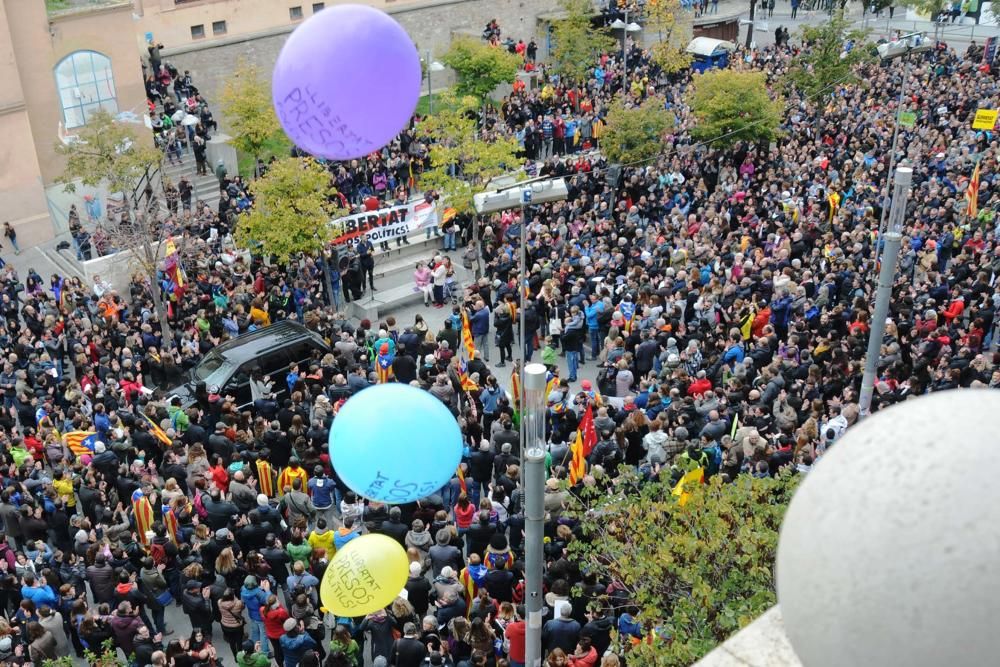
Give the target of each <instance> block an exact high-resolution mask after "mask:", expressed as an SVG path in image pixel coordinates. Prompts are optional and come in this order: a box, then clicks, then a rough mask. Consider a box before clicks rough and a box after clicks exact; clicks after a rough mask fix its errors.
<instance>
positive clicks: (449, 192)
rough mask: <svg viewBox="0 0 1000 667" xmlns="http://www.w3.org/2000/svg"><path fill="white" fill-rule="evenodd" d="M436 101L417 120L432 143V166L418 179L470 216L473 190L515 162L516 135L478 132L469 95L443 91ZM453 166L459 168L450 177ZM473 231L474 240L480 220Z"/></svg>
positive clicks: (475, 106)
mask: <svg viewBox="0 0 1000 667" xmlns="http://www.w3.org/2000/svg"><path fill="white" fill-rule="evenodd" d="M438 104H439V107H438V109H437V111H436V112H435V113H434V114H433V115H431V116H428V117H427V119H426V120H424V122H423V123H421V125H420V131H421V132H422V133H423V134H424V135H425V136H427V137H429V138H430V139H431V142H432V143H431V144H430V158H431V168H430V169H428V170H427V171H425V172H424V173H423V174H422V175H421V177H420V184H421V186H422V187H423V189H424V190H436V191H438V192H439V193H441V195H442V197H443V198H444V199H445V200H446V202H447V205H448V206H449V207H451V208H453V209H455V211H456V213H458V214H468V215H473V214H474V213H475V207H474V205H473V195H475V194H476V193H477V192H480V191H482V190H483V188H484V187H485V186H486V184H487V183H488V182H489V181H490V179H492V178H495V177H497V176H500V175H502V174H506V173H508V172H511V171H513V170H514V169H515V168H516V167H517V165H518V159H517V152H518V148H519V147H518V144H517V140H516V139H513V138H510V137H506V136H499V135H491V136H488V137H480V134H479V131H478V128H477V120H476V118H477V112H478V110H479V104H478V101H477V100H476V98H475V97H473V96H471V95H466V96H464V97H458V96H456V95H455V94H454V93H452V92H451V91H446V92H445V93H442V95H441V97H440V98H439V100H438ZM453 168H457V173H456V175H454V176H453V175H452V174H451V171H452V169H453ZM473 230H474V233H473V238H474V239H478V225H473ZM476 272H477V274H478V272H479V261H478V258H477V261H476Z"/></svg>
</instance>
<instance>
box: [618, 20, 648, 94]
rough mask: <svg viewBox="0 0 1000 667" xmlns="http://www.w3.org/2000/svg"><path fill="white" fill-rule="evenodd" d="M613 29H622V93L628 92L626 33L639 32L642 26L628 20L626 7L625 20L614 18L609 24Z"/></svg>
mask: <svg viewBox="0 0 1000 667" xmlns="http://www.w3.org/2000/svg"><path fill="white" fill-rule="evenodd" d="M610 27H611V28H612V29H613V30H621V31H622V93H623V94H624V93H626V92H628V34H629V33H630V32H639V31H640V30H642V26H641V25H639V24H638V23H635V22H632V23H629V22H628V9H625V20H624V21H623V20H621V19H615V20H614V21H612V22H611V26H610Z"/></svg>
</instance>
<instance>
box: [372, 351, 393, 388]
mask: <svg viewBox="0 0 1000 667" xmlns="http://www.w3.org/2000/svg"><path fill="white" fill-rule="evenodd" d="M375 376H376V377H377V378H378V383H379V384H385V383H386V382H389V381H390V380H392V378H393V372H392V356H391V355H388V354H379V355H377V356H376V357H375Z"/></svg>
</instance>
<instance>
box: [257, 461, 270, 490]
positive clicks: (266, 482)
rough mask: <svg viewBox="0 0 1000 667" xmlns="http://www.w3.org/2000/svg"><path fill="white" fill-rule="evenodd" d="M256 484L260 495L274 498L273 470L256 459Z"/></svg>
mask: <svg viewBox="0 0 1000 667" xmlns="http://www.w3.org/2000/svg"><path fill="white" fill-rule="evenodd" d="M257 484H258V487H259V488H260V492H261V493H263V494H264V495H265V496H267V497H268V498H273V497H274V469H273V468H271V464H270V463H268V462H267V461H265V460H264V459H257Z"/></svg>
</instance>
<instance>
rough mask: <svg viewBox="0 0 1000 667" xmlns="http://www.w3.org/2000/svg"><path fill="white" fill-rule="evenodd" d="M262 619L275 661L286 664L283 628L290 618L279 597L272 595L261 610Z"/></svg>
mask: <svg viewBox="0 0 1000 667" xmlns="http://www.w3.org/2000/svg"><path fill="white" fill-rule="evenodd" d="M260 617H261V618H263V619H264V632H265V633H267V638H268V639H269V640H270V641H271V648H273V649H274V657H275V659H276V660H277V661H278V664H279V665H283V664H285V654H284V652H283V651H282V650H281V635H283V634H285V628H284V627H282V626H283V625H284V624H285V620H286V619H287V618H288V610H287V609H285V608H284V607H282V606H281V603H280V602H278V596H276V595H270V596H268V598H267V604H266V605H264V606H263V607H261V608H260Z"/></svg>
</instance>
